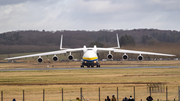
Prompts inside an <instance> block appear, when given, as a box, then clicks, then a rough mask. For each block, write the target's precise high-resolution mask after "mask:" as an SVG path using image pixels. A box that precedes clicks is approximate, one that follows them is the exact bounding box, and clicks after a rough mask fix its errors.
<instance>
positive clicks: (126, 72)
mask: <svg viewBox="0 0 180 101" xmlns="http://www.w3.org/2000/svg"><path fill="white" fill-rule="evenodd" d="M79 64H80V62H56V63H54V62H52V63H42V64H39V63H1V64H0V69H7V68H8V69H10V68H12V69H13V68H47V65H49V66H50V67H48V68H64V67H67V68H70V67H73V68H79ZM158 65H161V66H162V65H173V66H179V65H180V61H155V62H154V61H141V62H139V61H113V62H109V61H108V62H101V66H102V67H109V66H122V67H126V66H158ZM52 66H53V67H52ZM179 78H180V68H155V69H150V68H149V69H106V68H104V69H100V70H99V69H98V70H95V69H84V70H83V69H82V70H41V71H6V72H0V90H1V91H3V95H4V101H11V100H12V99H13V98H16V100H17V101H22V99H23V97H22V94H23V90H24V91H25V100H26V101H42V99H43V95H42V93H43V89H45V100H46V101H59V100H61V96H62V92H61V90H62V88H63V92H64V101H70V100H72V101H73V100H75V98H76V97H79V96H80V88H81V87H82V90H83V96H84V97H85V99H90V101H97V100H98V99H99V98H98V97H99V95H98V94H99V92H98V90H99V87H100V90H101V101H103V100H104V99H105V98H106V96H107V95H108V96H110V97H111V96H112V95H115V96H116V97H117V92H116V90H117V87H118V90H119V94H118V96H119V101H122V99H123V98H124V97H125V96H126V97H129V96H130V95H134V94H133V87H134V86H135V88H136V101H140V100H141V99H142V100H143V101H145V99H146V97H147V96H149V93H147V84H149V83H151V84H154V83H159V84H160V83H162V85H160V86H161V87H162V88H163V91H162V92H159V93H152V97H153V98H154V100H157V99H160V100H165V99H166V96H165V95H166V94H165V88H164V87H165V86H168V99H169V100H173V99H174V98H175V97H176V95H177V92H178V86H180V79H179Z"/></svg>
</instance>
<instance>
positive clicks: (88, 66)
mask: <svg viewBox="0 0 180 101" xmlns="http://www.w3.org/2000/svg"><path fill="white" fill-rule="evenodd" d="M84 66H85V65H81V68H84ZM90 67H91V68H94V65H87V68H90ZM96 67H97V68H100V65H99V64H97V65H96Z"/></svg>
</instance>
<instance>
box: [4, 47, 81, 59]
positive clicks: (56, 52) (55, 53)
mask: <svg viewBox="0 0 180 101" xmlns="http://www.w3.org/2000/svg"><path fill="white" fill-rule="evenodd" d="M82 50H83V48H77V49H65V50H59V51H52V52H44V53H38V54H32V55H24V56H18V57H12V58H5V60H14V59H21V58H28V57H37V56H38V57H41V56H48V55H57V54H63V53H67V52H76V51H82Z"/></svg>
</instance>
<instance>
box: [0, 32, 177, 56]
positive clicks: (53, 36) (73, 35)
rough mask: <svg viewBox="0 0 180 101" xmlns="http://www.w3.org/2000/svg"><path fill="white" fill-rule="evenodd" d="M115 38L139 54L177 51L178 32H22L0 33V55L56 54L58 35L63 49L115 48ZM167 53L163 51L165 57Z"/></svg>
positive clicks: (124, 46)
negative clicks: (156, 51) (166, 49)
mask: <svg viewBox="0 0 180 101" xmlns="http://www.w3.org/2000/svg"><path fill="white" fill-rule="evenodd" d="M116 34H118V35H119V40H120V45H121V47H123V48H128V49H141V48H142V47H145V48H147V49H144V48H143V50H148V49H150V48H153V49H155V48H154V47H156V48H158V47H159V48H160V47H166V48H168V47H169V48H171V49H172V48H176V50H177V51H179V49H180V48H179V46H180V45H179V44H180V32H179V31H171V30H158V29H133V30H99V31H85V30H77V31H71V30H62V31H45V30H42V31H37V30H26V31H12V32H5V33H1V34H0V54H11V53H28V52H45V51H52V50H58V49H59V44H60V36H61V35H63V47H64V48H79V47H83V45H86V46H87V47H93V45H94V44H96V45H97V46H99V47H116V46H117V41H116ZM170 46H171V47H170ZM168 50H169V51H167V52H169V53H171V52H175V49H172V50H174V51H171V50H170V49H168ZM150 51H151V50H150ZM152 51H154V50H152ZM158 52H164V51H158ZM167 52H166V51H165V53H167ZM178 56H179V55H178Z"/></svg>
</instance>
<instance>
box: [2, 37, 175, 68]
mask: <svg viewBox="0 0 180 101" xmlns="http://www.w3.org/2000/svg"><path fill="white" fill-rule="evenodd" d="M116 37H117V45H118V47H112V48H98V47H96V45H94V47H93V48H87V47H86V46H85V45H84V47H83V48H75V49H68V48H62V40H63V35H61V41H60V50H58V51H52V52H45V53H39V54H32V55H25V56H18V57H12V58H6V59H5V60H14V59H20V58H27V57H37V56H38V59H37V61H38V62H39V63H41V62H42V61H43V58H42V56H48V55H54V56H53V57H52V59H53V61H57V60H58V57H57V56H56V55H57V54H63V53H69V56H68V59H69V60H73V55H71V52H78V51H80V52H83V53H84V55H83V57H82V58H83V62H82V65H81V68H84V66H87V67H88V68H89V67H94V66H96V67H100V64H99V63H98V56H97V53H98V52H103V51H104V52H105V51H106V52H109V54H108V55H107V59H112V58H113V55H112V54H111V52H118V53H124V55H123V56H122V58H123V59H124V60H127V59H128V55H127V53H133V54H139V55H138V57H137V59H138V60H140V61H141V60H143V56H142V54H147V55H161V56H175V55H171V54H162V53H152V52H143V51H134V50H124V49H120V44H119V38H118V34H116Z"/></svg>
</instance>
